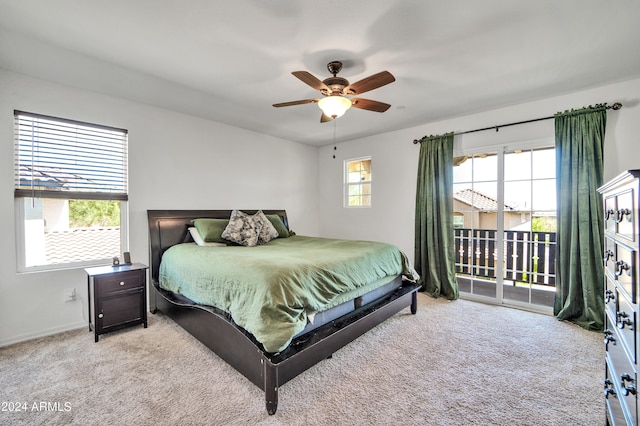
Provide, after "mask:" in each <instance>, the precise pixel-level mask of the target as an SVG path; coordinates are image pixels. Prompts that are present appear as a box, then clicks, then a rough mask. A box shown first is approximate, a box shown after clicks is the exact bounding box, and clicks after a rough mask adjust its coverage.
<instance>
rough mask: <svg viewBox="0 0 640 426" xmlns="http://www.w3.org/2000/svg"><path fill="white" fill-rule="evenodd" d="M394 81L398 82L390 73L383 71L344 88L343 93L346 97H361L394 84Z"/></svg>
mask: <svg viewBox="0 0 640 426" xmlns="http://www.w3.org/2000/svg"><path fill="white" fill-rule="evenodd" d="M394 81H396V79H395V77H394V76H393V75H392V74H391V73H390V72H389V71H382V72H379V73H378V74H374V75H372V76H369V77H367V78H364V79H362V80H360V81H356V82H355V83H353V84H350V85H348V86H347V87H345V88H344V90H343V92H344V94H345V95H359V94H361V93H364V92H368V91H369V90H373V89H377V88H378V87H382V86H384V85H385V84H389V83H393V82H394Z"/></svg>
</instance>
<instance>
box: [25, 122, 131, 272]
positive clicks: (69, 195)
mask: <svg viewBox="0 0 640 426" xmlns="http://www.w3.org/2000/svg"><path fill="white" fill-rule="evenodd" d="M19 116H22V117H25V116H26V117H31V118H35V119H38V118H41V119H44V120H50V121H54V122H56V123H58V124H62V123H64V124H67V125H71V126H82V127H90V128H92V129H94V130H108V131H115V132H118V133H120V134H121V135H120V136H121V139H120V143H121V144H122V145H121V146H120V148H121V155H122V161H123V163H122V168H121V169H122V170H121V176H122V181H121V190H119V191H113V192H107V191H101V190H99V189H98V190H82V188H80V190H49V189H35V188H32V189H25V188H24V185H21V175H20V167H19V165H20V164H21V163H20V158H19V157H20V155H19V152H18V151H19V146H20V135H19V124H18V123H19V120H20V119H19ZM114 144H115V143H114ZM114 146H115V145H114ZM68 151H69V152H76V150H75V149H68ZM30 155H31V156H32V157H33V153H31V154H30ZM100 171H101V172H102V171H103V170H100ZM74 189H77V188H74ZM29 198H38V199H61V200H101V201H108V200H112V201H117V202H119V207H120V233H119V234H120V235H119V243H120V244H119V245H120V247H119V255H121V254H122V253H123V252H125V251H128V247H129V239H128V235H129V223H128V222H129V220H128V219H129V206H128V131H127V130H126V129H119V128H114V127H109V126H104V125H99V124H93V123H87V122H82V121H78V120H70V119H66V118H59V117H53V116H48V115H43V114H36V113H30V112H24V111H18V110H14V217H15V224H16V227H15V231H16V232H15V238H16V267H17V272H18V273H31V272H45V271H56V270H64V269H76V268H81V267H86V266H96V265H105V264H110V263H111V262H112V260H113V259H112V258H111V257H105V258H97V259H91V260H79V261H71V262H60V263H49V264H44V265H34V266H27V265H26V260H27V255H26V249H27V244H26V240H25V239H26V229H25V223H26V215H27V212H26V211H25V200H28V199H29Z"/></svg>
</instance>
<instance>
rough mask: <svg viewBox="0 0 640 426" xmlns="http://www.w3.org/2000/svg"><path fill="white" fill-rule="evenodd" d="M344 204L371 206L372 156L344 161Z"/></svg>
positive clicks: (349, 205)
mask: <svg viewBox="0 0 640 426" xmlns="http://www.w3.org/2000/svg"><path fill="white" fill-rule="evenodd" d="M344 182H345V184H344V206H345V207H371V157H367V158H358V159H355V160H346V161H345V162H344Z"/></svg>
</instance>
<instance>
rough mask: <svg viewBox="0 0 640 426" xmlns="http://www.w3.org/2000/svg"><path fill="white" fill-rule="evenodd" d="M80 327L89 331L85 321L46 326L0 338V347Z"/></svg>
mask: <svg viewBox="0 0 640 426" xmlns="http://www.w3.org/2000/svg"><path fill="white" fill-rule="evenodd" d="M81 328H86V329H87V332H88V331H89V325H88V324H87V323H86V322H75V323H70V324H65V325H61V326H58V327H52V328H48V329H45V330H39V331H37V332H34V333H27V334H21V335H18V336H14V337H11V338H9V339H0V348H2V347H5V346H10V345H15V344H16V343H21V342H26V341H28V340H33V339H38V338H40V337H47V336H52V335H54V334H60V333H64V332H66V331H72V330H79V329H81Z"/></svg>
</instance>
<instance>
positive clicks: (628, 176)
mask: <svg viewBox="0 0 640 426" xmlns="http://www.w3.org/2000/svg"><path fill="white" fill-rule="evenodd" d="M639 178H640V170H629V171H626V172H625V173H622V174H621V175H619V176H618V177H616V178H615V179H613V180H612V181H610V182H609V183H607V184H605V185H603V186H602V187H601V188H600V189H599V190H598V191H599V192H600V193H601V194H602V196H603V201H604V216H605V223H604V266H605V278H604V280H605V283H604V301H605V306H606V309H605V311H606V318H605V331H604V335H605V336H604V342H605V348H606V352H605V379H604V395H605V400H606V407H607V423H608V424H610V425H620V424H622V425H626V424H629V425H637V424H638V396H637V386H638V384H637V379H638V349H639V345H638V337H639V334H638V325H639V324H638V297H639V295H638V282H639V280H638V266H639V265H640V263H639V257H638V253H639V250H638V248H639V242H640V235H639V234H638V213H639V211H640V208H639V200H638V194H639V191H640V185H639V182H640V180H639Z"/></svg>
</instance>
